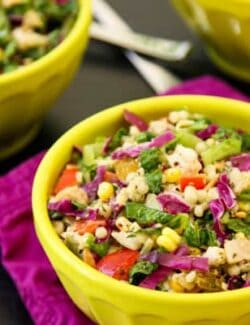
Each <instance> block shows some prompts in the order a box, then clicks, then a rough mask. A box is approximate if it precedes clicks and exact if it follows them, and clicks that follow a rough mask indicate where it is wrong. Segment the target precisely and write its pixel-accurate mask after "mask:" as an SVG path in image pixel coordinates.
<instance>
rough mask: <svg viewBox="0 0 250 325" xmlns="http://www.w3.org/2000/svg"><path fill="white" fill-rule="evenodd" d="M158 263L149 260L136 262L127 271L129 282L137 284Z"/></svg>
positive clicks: (154, 268) (155, 267) (153, 269)
mask: <svg viewBox="0 0 250 325" xmlns="http://www.w3.org/2000/svg"><path fill="white" fill-rule="evenodd" d="M157 267H158V265H157V264H155V263H151V262H149V261H140V262H138V263H136V264H135V265H134V266H133V267H132V268H131V270H130V272H129V282H130V283H132V284H135V285H138V284H139V283H140V282H141V281H142V280H143V279H145V277H146V276H147V275H149V274H151V273H152V272H153V271H155V270H156V269H157Z"/></svg>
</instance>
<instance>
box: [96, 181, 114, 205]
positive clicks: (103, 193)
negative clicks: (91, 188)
mask: <svg viewBox="0 0 250 325" xmlns="http://www.w3.org/2000/svg"><path fill="white" fill-rule="evenodd" d="M97 194H98V196H99V198H100V199H101V200H102V201H108V200H109V199H111V198H112V196H114V187H113V185H112V184H111V183H109V182H102V183H101V184H100V185H99V187H98V191H97Z"/></svg>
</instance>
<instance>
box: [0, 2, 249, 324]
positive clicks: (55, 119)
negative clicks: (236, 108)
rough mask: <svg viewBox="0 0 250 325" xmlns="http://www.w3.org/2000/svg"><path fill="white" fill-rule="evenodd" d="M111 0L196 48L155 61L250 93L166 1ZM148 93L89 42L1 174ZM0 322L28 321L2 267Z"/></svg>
mask: <svg viewBox="0 0 250 325" xmlns="http://www.w3.org/2000/svg"><path fill="white" fill-rule="evenodd" d="M109 2H110V3H111V4H112V5H113V7H114V8H115V9H117V10H118V11H119V12H120V13H121V14H122V16H123V17H124V18H125V19H126V20H127V21H128V23H129V24H130V25H131V26H132V27H133V28H134V29H135V30H137V31H138V32H144V33H148V34H151V35H156V36H162V37H168V38H171V37H172V38H175V39H180V40H181V39H189V40H191V41H193V43H194V45H195V49H194V51H193V53H192V55H191V57H190V58H189V59H188V61H187V62H185V63H181V64H178V65H176V64H175V65H173V64H168V65H167V64H166V63H163V62H159V63H162V64H163V66H165V67H166V68H170V69H171V70H172V71H173V72H175V73H176V74H177V75H178V76H179V77H180V78H182V79H183V80H186V79H188V78H192V77H195V76H200V75H204V74H208V73H209V74H214V75H218V76H221V77H223V78H225V79H227V81H229V82H230V83H232V84H233V85H234V86H236V87H238V88H239V89H241V90H244V91H245V92H248V93H250V91H249V89H248V88H249V87H248V85H246V84H244V83H241V82H238V81H234V80H232V79H230V78H228V77H227V76H225V75H223V74H222V73H221V72H219V71H218V70H217V69H216V67H214V66H213V64H212V63H210V62H209V60H208V58H207V57H206V54H205V53H204V51H203V49H202V46H201V42H200V41H199V40H198V39H197V37H196V36H195V35H192V33H191V32H190V31H189V30H188V29H187V27H186V26H185V24H184V23H183V22H182V21H181V19H180V18H179V17H178V15H177V14H176V12H175V11H174V9H173V8H172V7H171V4H170V1H169V0H165V1H160V0H147V1H145V0H136V1H124V0H109ZM131 4H133V6H132V5H131ZM152 95H153V91H152V90H151V89H150V88H149V87H148V86H147V84H146V83H145V82H144V81H143V80H142V79H141V77H140V76H139V75H138V74H137V72H136V71H135V70H134V69H133V67H132V66H131V65H130V64H129V63H128V62H127V61H126V59H125V58H124V56H123V54H122V52H121V51H120V50H119V49H118V48H114V47H111V46H109V45H105V44H101V43H99V42H95V41H91V42H90V45H89V48H88V51H87V53H86V56H85V59H84V61H83V64H82V66H81V69H80V71H79V73H78V74H77V76H76V78H75V80H74V81H73V82H72V84H71V86H70V87H69V88H68V89H67V91H65V93H64V95H63V96H62V97H61V99H60V100H59V101H58V103H57V105H56V106H55V107H54V109H53V110H52V111H51V112H50V113H49V114H48V115H47V117H46V119H45V121H44V125H43V128H42V130H41V132H40V133H39V135H38V136H37V138H36V139H35V140H34V141H33V143H32V144H30V145H29V146H28V147H27V148H26V149H25V150H23V151H22V152H21V153H19V154H18V155H16V156H14V157H12V158H11V159H9V160H7V161H5V162H1V163H0V174H4V173H6V172H7V171H8V170H9V169H10V168H12V167H14V166H16V165H17V164H19V163H20V162H21V161H23V160H24V159H26V158H28V157H30V156H31V155H33V154H35V153H36V152H38V151H40V150H42V149H44V148H48V147H49V146H50V145H51V144H52V143H53V142H54V141H55V140H56V139H57V138H58V137H59V136H60V135H61V134H63V133H64V132H65V131H66V130H67V129H68V128H70V127H71V126H72V125H74V124H75V123H77V122H78V121H80V120H82V119H84V118H85V117H87V116H89V115H91V114H94V113H96V112H98V111H100V110H102V109H103V108H106V107H109V106H112V105H114V104H117V103H121V102H124V101H128V100H131V99H135V98H140V97H148V96H152ZM0 324H1V325H29V324H32V321H31V320H30V317H29V315H28V313H27V311H26V309H25V307H24V306H23V304H22V302H21V300H20V298H19V296H18V293H17V291H16V289H15V286H14V285H13V283H12V281H11V279H10V278H9V276H8V275H7V273H6V272H5V271H4V269H3V268H0ZM44 325H53V324H44ZM58 325H59V324H58ZM60 325H67V323H65V324H60Z"/></svg>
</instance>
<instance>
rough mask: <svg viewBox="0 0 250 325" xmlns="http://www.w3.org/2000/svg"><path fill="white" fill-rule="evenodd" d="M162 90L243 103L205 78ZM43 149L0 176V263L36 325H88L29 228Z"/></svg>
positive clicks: (226, 88)
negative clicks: (228, 98) (37, 171)
mask: <svg viewBox="0 0 250 325" xmlns="http://www.w3.org/2000/svg"><path fill="white" fill-rule="evenodd" d="M165 94H166V95H167V94H204V95H216V96H223V97H231V98H235V99H241V100H245V101H249V98H248V97H247V96H245V95H243V94H242V93H240V92H239V91H238V90H236V89H234V88H232V87H231V86H230V85H228V84H226V83H225V82H223V81H222V80H220V79H218V78H215V77H211V76H205V77H201V78H196V79H193V80H190V81H187V82H184V83H182V84H180V85H178V86H176V87H174V88H173V89H171V90H170V91H167V92H166V93H165ZM42 157H43V153H40V154H38V155H36V156H35V157H33V158H31V159H29V160H28V161H26V162H24V163H22V164H21V165H20V166H18V167H17V168H15V169H14V170H12V171H11V172H9V173H8V174H7V175H5V176H3V177H1V178H0V211H1V218H0V246H1V251H2V264H3V266H4V267H5V269H6V270H7V271H8V273H9V275H10V276H11V277H12V279H13V281H14V282H15V284H16V287H17V289H18V291H19V294H20V296H21V298H22V300H23V302H24V304H25V306H26V308H27V309H28V311H29V313H30V315H31V317H32V319H33V320H34V323H35V324H37V325H66V324H67V325H91V324H93V323H92V322H91V321H90V320H89V319H88V318H87V317H86V316H84V315H83V314H82V313H81V312H80V311H79V310H78V309H77V307H75V305H74V304H73V302H72V301H71V300H70V298H69V297H68V296H67V294H66V292H65V291H64V289H63V287H62V285H61V284H60V282H59V280H58V278H57V276H56V274H55V272H54V270H53V269H52V267H51V264H50V262H49V261H48V259H47V257H46V256H45V254H44V252H43V250H42V248H41V246H40V244H39V242H38V240H37V238H36V235H35V232H34V228H33V221H32V211H31V188H32V182H33V177H34V174H35V171H36V169H37V166H38V164H39V162H40V161H41V159H42Z"/></svg>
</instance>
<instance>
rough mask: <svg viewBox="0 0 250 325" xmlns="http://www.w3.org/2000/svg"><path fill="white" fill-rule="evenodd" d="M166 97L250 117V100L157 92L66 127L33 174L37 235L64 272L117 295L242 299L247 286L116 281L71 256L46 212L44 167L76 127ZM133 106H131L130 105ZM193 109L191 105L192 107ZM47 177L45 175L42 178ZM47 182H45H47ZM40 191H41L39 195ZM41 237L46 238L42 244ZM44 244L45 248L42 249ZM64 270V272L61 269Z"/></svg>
mask: <svg viewBox="0 0 250 325" xmlns="http://www.w3.org/2000/svg"><path fill="white" fill-rule="evenodd" d="M167 101H169V102H172V103H173V104H177V103H180V102H184V103H186V105H188V104H190V105H198V103H200V102H201V103H202V104H203V103H204V106H205V105H206V104H207V105H208V104H212V105H213V106H215V105H216V106H218V107H220V110H221V111H224V112H226V110H227V109H228V107H229V106H231V107H233V109H234V111H235V114H236V111H237V114H241V115H242V116H245V115H248V117H249V119H250V104H248V103H246V102H243V101H239V100H234V99H228V98H223V97H215V96H201V95H174V96H161V97H160V96H159V97H151V98H146V99H139V100H133V101H130V102H127V103H123V104H120V105H117V106H113V107H111V108H109V109H105V110H103V111H101V112H99V113H97V114H94V115H92V116H90V117H89V118H87V119H85V120H83V121H81V122H79V123H77V124H76V125H75V126H73V127H72V128H71V129H69V130H68V131H67V132H66V133H64V135H62V136H61V137H60V138H59V139H58V140H57V141H56V142H55V144H54V145H53V146H52V147H51V148H50V149H49V150H48V152H47V153H46V155H45V157H44V158H43V160H42V162H41V163H40V165H39V167H38V170H37V172H36V175H35V179H34V183H33V189H32V208H33V215H34V222H35V228H36V232H37V235H38V237H39V240H40V242H41V243H42V246H46V248H47V249H48V250H50V251H52V252H53V254H56V255H57V257H58V258H59V259H60V263H63V265H64V267H65V268H64V269H65V272H67V273H68V274H75V275H76V276H84V277H87V278H88V279H89V280H91V281H94V283H95V285H97V287H98V285H100V286H102V287H103V286H105V287H108V289H109V290H110V291H113V292H114V293H120V294H121V295H130V296H131V297H138V298H140V299H144V300H145V301H150V302H152V301H155V302H159V303H166V302H168V303H169V302H171V303H189V304H190V303H192V304H193V303H198V304H199V305H207V304H215V303H220V302H222V301H223V302H229V301H230V302H233V301H235V299H236V298H237V299H239V300H245V299H246V297H247V298H249V297H250V289H249V288H242V289H237V290H233V291H224V292H216V293H202V294H199V293H189V294H187V293H168V292H161V291H155V290H148V289H144V288H141V287H136V286H133V285H130V284H127V283H123V282H120V281H117V280H115V279H113V278H111V277H109V276H107V275H105V274H103V273H101V272H100V271H98V270H96V269H94V268H92V267H90V266H89V265H87V264H85V263H83V262H82V261H81V260H80V259H79V258H78V257H77V256H75V255H74V254H73V253H72V252H71V251H70V250H69V249H68V248H67V247H66V245H65V244H64V243H63V242H62V240H61V239H60V238H59V236H58V235H57V234H56V232H55V230H54V228H53V226H52V223H51V221H50V219H49V216H48V211H47V198H48V195H47V191H48V190H49V189H48V188H46V186H45V188H44V189H43V190H42V191H41V188H43V187H44V184H46V180H48V179H49V173H50V172H48V169H51V166H52V165H53V157H56V155H58V153H59V152H60V151H61V150H62V149H63V147H64V144H65V143H66V142H67V141H69V140H70V139H73V138H74V137H75V136H77V134H78V133H79V132H80V130H81V129H82V128H84V127H86V126H87V125H91V123H93V122H95V121H97V120H98V119H101V118H102V121H103V122H104V123H105V122H107V121H108V119H109V117H108V116H111V115H112V114H118V113H120V112H121V111H122V110H123V109H124V107H129V105H131V104H133V105H135V106H143V105H145V106H146V107H152V106H154V105H155V106H157V105H158V106H159V107H160V106H161V107H163V105H164V103H166V102H167ZM132 110H133V108H132ZM194 111H195V109H194ZM45 175H46V176H45ZM46 177H47V178H46ZM47 185H48V184H47ZM41 193H42V195H41ZM43 240H46V244H44V242H43ZM46 248H45V250H46ZM65 274H66V273H65Z"/></svg>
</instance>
